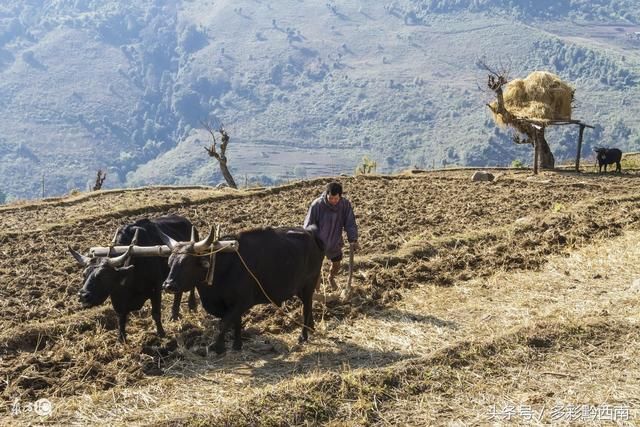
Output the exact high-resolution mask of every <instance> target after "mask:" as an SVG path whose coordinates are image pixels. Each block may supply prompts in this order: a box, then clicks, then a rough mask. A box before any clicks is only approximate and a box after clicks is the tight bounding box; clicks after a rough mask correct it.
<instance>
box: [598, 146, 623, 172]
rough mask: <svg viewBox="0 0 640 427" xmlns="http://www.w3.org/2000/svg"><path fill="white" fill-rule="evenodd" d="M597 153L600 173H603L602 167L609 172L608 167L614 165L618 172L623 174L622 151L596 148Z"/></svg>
mask: <svg viewBox="0 0 640 427" xmlns="http://www.w3.org/2000/svg"><path fill="white" fill-rule="evenodd" d="M593 151H595V152H596V160H597V162H598V173H600V172H602V166H604V171H605V172H606V171H607V165H610V164H612V163H615V164H616V172H621V173H622V166H621V165H620V160H622V151H620V150H618V149H617V148H602V147H596V148H594V149H593Z"/></svg>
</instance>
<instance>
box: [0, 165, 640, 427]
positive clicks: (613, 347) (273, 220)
mask: <svg viewBox="0 0 640 427" xmlns="http://www.w3.org/2000/svg"><path fill="white" fill-rule="evenodd" d="M469 175H470V172H469V171H459V172H423V173H418V174H406V175H398V176H384V175H383V176H360V177H356V178H346V177H345V178H344V179H343V184H344V186H345V190H346V195H347V197H349V198H350V200H351V201H352V202H353V204H354V207H355V210H356V215H357V217H358V221H359V226H360V234H361V238H360V241H361V243H362V251H361V253H359V254H358V255H357V256H356V274H355V277H356V280H355V288H354V291H355V294H354V296H353V298H351V299H350V300H349V301H348V302H339V301H335V300H333V299H331V298H325V297H326V294H325V293H324V291H323V290H321V292H320V294H319V300H318V301H316V302H315V303H314V317H315V320H316V325H317V331H316V333H315V334H313V336H312V338H311V340H310V342H309V343H308V344H306V345H304V346H298V345H297V344H296V340H297V334H298V332H299V330H298V327H297V326H296V325H295V323H294V322H293V321H292V320H290V319H288V318H285V317H281V316H279V315H277V313H276V311H275V310H274V309H272V308H271V307H255V308H253V309H252V310H251V311H250V313H249V314H248V315H247V316H245V331H244V334H243V342H244V347H243V350H242V351H241V352H234V351H229V352H227V353H226V354H224V355H222V356H216V355H214V354H213V353H211V352H209V351H208V350H207V346H208V344H209V343H210V342H211V336H212V334H213V333H214V331H215V330H216V329H217V327H218V321H217V320H216V319H214V318H212V317H210V316H206V315H204V314H203V312H202V308H201V307H199V308H198V310H199V311H198V312H197V313H189V312H187V310H186V307H183V315H184V317H183V319H181V320H179V321H177V322H171V321H169V320H168V316H169V314H168V313H169V311H170V310H169V308H170V299H169V298H168V297H169V296H168V295H166V296H165V300H164V308H163V315H164V319H165V321H164V323H165V329H166V330H167V337H166V338H162V339H159V338H158V337H156V336H155V334H154V332H153V327H152V324H153V322H152V319H151V316H150V312H149V311H150V310H149V305H148V304H147V305H146V306H145V308H144V309H143V310H142V311H141V312H140V313H139V314H137V315H132V316H131V320H130V323H129V325H128V332H129V339H130V343H129V344H127V345H121V344H118V343H117V338H116V337H117V333H116V332H117V331H116V319H115V315H114V314H113V311H112V309H111V307H110V306H108V305H107V304H104V305H103V306H101V307H97V308H93V309H88V310H83V309H81V305H80V303H79V301H78V298H77V296H76V293H77V291H78V289H79V286H80V284H81V278H82V273H81V268H80V267H78V266H77V264H76V263H75V261H74V260H73V259H72V258H71V256H70V255H68V254H67V253H66V252H65V247H66V245H68V244H69V245H71V246H73V247H74V248H78V249H80V250H82V251H85V250H87V248H88V247H90V246H93V245H97V244H106V243H107V242H108V241H109V240H110V237H111V235H112V233H113V230H114V229H115V228H116V227H118V226H119V225H122V224H125V223H128V222H130V221H132V220H135V219H137V218H140V217H142V216H147V215H151V216H153V215H160V214H166V213H170V212H173V213H179V214H182V215H186V216H187V217H189V218H190V219H191V220H192V221H193V222H194V223H195V224H196V225H197V226H198V227H199V229H204V228H206V227H207V226H208V225H209V224H211V223H212V222H216V223H219V224H222V226H223V230H224V231H228V232H234V231H238V230H241V229H246V228H250V227H255V226H262V225H274V226H276V225H297V224H300V222H301V221H302V219H303V217H304V214H305V212H306V208H307V206H308V203H309V202H310V201H311V200H312V199H313V198H314V197H315V196H316V195H317V194H318V192H319V190H320V189H321V188H322V186H323V184H324V182H326V180H325V179H318V180H311V181H302V182H296V183H292V184H289V185H285V186H281V187H275V188H271V189H262V190H260V189H257V190H254V191H233V190H215V189H211V188H194V187H191V188H185V189H180V188H164V189H162V188H155V189H153V188H148V189H137V190H130V191H111V192H102V193H100V194H98V195H88V196H87V195H81V196H74V197H73V198H67V199H62V200H52V201H47V202H38V203H32V204H22V205H9V206H6V207H3V208H2V209H0V213H1V214H2V226H3V227H2V231H1V232H0V244H1V247H2V252H3V255H4V256H3V257H2V258H1V259H0V281H2V283H3V287H2V289H0V295H1V296H2V297H1V298H0V331H1V332H0V377H1V378H3V381H2V382H0V397H1V399H2V403H3V404H2V405H1V406H0V408H2V409H1V411H3V412H0V423H2V424H26V423H41V422H46V423H54V424H73V423H80V424H87V423H91V424H107V423H108V424H113V425H131V424H136V425H163V424H164V425H175V424H179V425H247V424H260V425H274V426H275V425H305V423H314V424H316V423H317V424H331V423H334V424H340V425H363V424H364V425H369V424H403V425H407V424H408V425H449V424H450V423H459V424H465V425H469V424H488V423H490V422H492V421H503V422H506V420H507V418H506V417H507V416H509V414H511V416H512V417H513V419H510V420H511V421H512V422H514V423H516V424H526V423H527V419H526V417H528V416H533V415H535V416H536V417H538V418H536V419H539V420H540V422H541V423H544V424H548V423H550V422H552V421H558V419H557V418H556V419H554V418H553V415H552V408H561V410H558V409H556V415H555V416H556V417H557V416H558V414H560V415H561V416H568V417H571V416H574V415H575V414H574V415H571V414H572V413H570V412H569V411H570V408H574V407H578V406H579V407H580V410H582V408H583V407H586V408H587V409H589V408H593V409H594V411H595V412H594V414H595V415H594V417H595V416H600V417H603V416H606V408H612V409H613V408H616V411H617V412H616V413H617V416H618V417H622V416H624V414H625V413H626V415H627V419H628V420H629V421H631V422H636V421H637V419H638V417H639V416H640V414H639V413H638V412H637V403H638V400H637V390H638V388H639V387H640V383H639V381H640V366H639V365H638V361H637V357H635V355H636V354H637V353H638V350H640V348H639V347H638V343H640V328H639V327H638V325H639V322H640V317H639V316H638V310H637V296H638V292H639V291H640V290H639V289H638V272H637V269H635V267H634V266H636V265H638V261H640V250H639V249H638V245H637V240H638V238H640V230H639V229H638V224H640V221H639V220H640V209H639V208H640V197H639V196H638V190H639V189H640V181H639V180H638V176H637V175H626V176H597V175H595V174H583V175H575V174H570V173H551V172H544V173H542V174H541V175H540V176H538V177H536V178H532V177H530V175H529V173H527V172H513V171H509V172H498V173H497V175H498V179H497V180H496V181H495V182H492V183H473V182H471V181H470V180H469ZM344 279H345V277H344V276H343V277H342V280H344ZM286 310H287V311H288V312H289V313H290V315H292V316H293V317H294V318H299V316H300V304H299V303H298V302H297V301H296V302H291V303H287V304H286ZM43 398H46V399H49V400H50V402H51V403H52V407H53V412H52V414H51V415H50V416H49V417H48V418H41V417H40V416H38V415H37V414H36V413H34V412H28V411H26V410H23V411H21V412H19V413H17V414H15V415H12V414H11V412H10V408H12V407H14V408H15V407H16V406H15V405H16V402H18V404H20V405H22V406H20V407H21V408H26V407H27V406H26V405H28V404H30V403H33V402H35V401H37V400H38V399H43ZM16 399H17V400H16ZM511 407H513V408H517V409H513V410H511V409H509V408H511ZM527 409H528V410H529V411H528V412H527ZM545 409H546V411H545ZM514 411H516V412H514ZM598 411H601V412H598ZM625 411H626V412H625ZM582 413H583V412H580V414H582ZM598 414H600V415H598ZM610 416H613V415H610ZM621 419H622V418H618V420H621ZM568 420H569V419H568V418H567V419H566V421H568ZM593 420H596V418H594V419H593ZM598 420H600V421H603V422H606V421H607V419H606V418H598ZM608 420H611V418H609V419H608ZM574 421H575V419H574ZM587 421H588V420H587ZM585 422H586V421H585Z"/></svg>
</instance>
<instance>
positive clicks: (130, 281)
mask: <svg viewBox="0 0 640 427" xmlns="http://www.w3.org/2000/svg"><path fill="white" fill-rule="evenodd" d="M192 228H193V224H191V221H189V220H188V219H186V218H183V217H181V216H177V215H171V216H163V217H159V218H153V219H147V218H144V219H140V220H138V221H136V222H134V223H133V224H128V225H126V226H124V227H122V228H120V229H119V230H118V232H117V233H116V236H115V239H114V244H115V245H123V246H125V245H129V244H131V241H132V240H133V237H134V235H135V234H136V232H137V233H138V243H137V244H138V245H140V246H154V245H162V244H163V241H162V238H161V237H160V233H163V236H164V235H169V236H172V237H173V238H175V239H180V240H186V239H188V238H189V236H190V235H191V229H192ZM69 251H70V252H71V255H73V257H74V258H75V259H76V261H78V263H79V264H80V265H82V266H83V267H84V273H83V274H84V283H83V284H82V289H80V291H79V292H78V296H79V298H80V302H81V303H82V304H83V306H84V307H85V308H88V307H95V306H97V305H100V304H102V303H103V302H105V301H106V300H107V298H109V296H111V304H112V305H113V309H114V310H115V312H116V313H117V314H118V329H119V335H118V338H119V339H120V341H122V342H125V341H126V330H125V328H126V324H127V316H128V314H129V313H130V312H131V311H135V310H140V309H141V308H142V306H143V305H144V303H145V301H146V300H151V316H152V317H153V320H154V321H155V324H156V329H157V332H158V335H159V336H164V334H165V332H164V329H163V328H162V321H161V318H160V310H161V306H162V301H161V297H162V282H163V281H164V279H165V278H166V277H167V274H168V273H169V266H168V265H167V259H166V258H163V257H159V256H156V257H130V256H129V253H128V252H127V253H124V254H122V255H120V256H118V257H114V258H110V257H88V256H84V255H82V254H80V253H78V252H76V251H75V250H73V249H71V247H69ZM181 299H182V292H178V293H177V294H176V295H175V298H174V300H173V307H172V318H173V319H176V318H178V317H179V315H180V301H181ZM195 308H196V297H195V295H194V294H193V292H192V293H191V294H190V295H189V309H191V310H195Z"/></svg>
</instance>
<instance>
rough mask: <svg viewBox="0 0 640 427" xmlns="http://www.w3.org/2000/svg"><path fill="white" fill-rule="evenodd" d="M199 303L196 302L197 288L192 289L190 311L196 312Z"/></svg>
mask: <svg viewBox="0 0 640 427" xmlns="http://www.w3.org/2000/svg"><path fill="white" fill-rule="evenodd" d="M197 307H198V303H197V301H196V288H193V289H191V292H190V293H189V311H196V308H197Z"/></svg>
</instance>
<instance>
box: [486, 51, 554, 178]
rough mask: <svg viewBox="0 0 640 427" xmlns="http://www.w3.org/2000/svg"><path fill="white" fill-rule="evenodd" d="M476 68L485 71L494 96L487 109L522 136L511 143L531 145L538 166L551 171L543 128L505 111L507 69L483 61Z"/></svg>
mask: <svg viewBox="0 0 640 427" xmlns="http://www.w3.org/2000/svg"><path fill="white" fill-rule="evenodd" d="M477 64H478V67H479V68H481V69H483V70H485V71H487V73H488V78H487V87H488V88H489V89H490V90H491V91H492V92H493V93H495V95H496V99H497V102H496V105H495V106H492V105H490V104H487V107H489V109H490V110H491V111H493V113H494V114H496V115H497V114H500V115H501V116H502V121H503V122H504V123H505V124H507V125H508V126H511V127H512V128H513V129H515V130H516V131H518V132H520V134H522V135H523V136H522V137H521V136H520V135H518V134H516V135H515V136H514V138H513V141H514V142H515V143H517V144H531V145H533V147H534V150H536V143H537V144H538V147H537V154H538V155H539V156H540V158H539V164H540V166H541V167H542V168H545V169H553V167H554V166H555V158H554V157H553V153H552V152H551V149H550V148H549V144H548V143H547V140H546V139H545V137H544V126H540V125H537V124H535V123H532V122H531V121H528V120H526V119H522V118H518V117H515V116H514V115H513V114H511V113H510V112H509V110H507V109H506V107H505V105H504V95H503V90H502V89H503V87H504V86H505V85H506V84H507V83H509V78H508V75H509V70H508V68H507V67H505V66H503V65H502V64H500V66H499V67H491V66H489V65H488V64H487V63H486V61H485V60H484V59H481V60H478V61H477ZM534 170H535V171H536V172H537V163H536V164H534Z"/></svg>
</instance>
